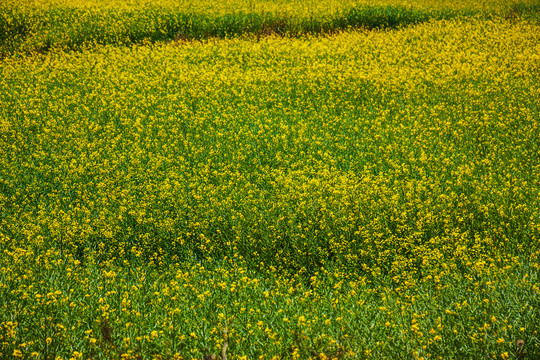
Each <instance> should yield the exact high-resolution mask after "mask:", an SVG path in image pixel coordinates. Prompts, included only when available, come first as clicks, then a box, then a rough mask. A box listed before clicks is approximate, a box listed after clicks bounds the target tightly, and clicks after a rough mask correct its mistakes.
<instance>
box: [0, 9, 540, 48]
mask: <svg viewBox="0 0 540 360" xmlns="http://www.w3.org/2000/svg"><path fill="white" fill-rule="evenodd" d="M538 10H539V9H538V6H536V7H531V6H522V7H516V10H514V11H513V12H512V14H511V16H522V15H523V14H529V13H535V14H537V13H538ZM481 14H483V16H489V14H487V13H481V11H480V10H459V11H458V10H450V9H448V10H420V9H414V8H412V7H404V6H356V7H353V8H349V9H346V10H344V11H342V12H340V13H337V14H334V15H316V14H305V16H304V15H302V16H292V15H283V14H276V13H240V12H239V13H230V14H225V15H207V14H196V13H189V12H174V11H171V10H166V9H161V8H146V9H143V10H140V11H127V10H121V11H117V10H103V11H101V10H100V11H99V12H98V11H95V10H87V9H74V8H67V7H54V8H50V9H46V10H37V9H36V10H33V11H21V10H19V9H16V8H13V7H7V6H4V7H2V6H1V5H0V58H2V57H7V56H10V55H15V54H30V53H35V52H37V53H44V52H47V51H49V50H51V49H53V48H60V49H63V50H80V49H83V48H87V47H91V46H95V45H107V44H112V45H132V44H140V43H144V42H150V43H153V42H158V41H175V40H188V41H192V40H204V39H209V38H230V37H237V36H242V35H250V34H251V35H254V36H256V37H260V36H265V35H270V34H278V35H282V36H291V37H298V36H303V35H307V34H328V33H333V32H336V31H340V30H344V29H348V28H365V29H383V28H392V29H393V28H399V27H404V26H409V25H414V24H418V23H422V22H425V21H428V20H432V19H434V20H440V19H451V18H455V17H469V16H477V15H481ZM536 17H538V16H537V15H536Z"/></svg>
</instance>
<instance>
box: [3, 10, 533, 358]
mask: <svg viewBox="0 0 540 360" xmlns="http://www.w3.org/2000/svg"><path fill="white" fill-rule="evenodd" d="M80 4H83V3H80ZM86 4H87V5H89V7H91V8H93V7H92V6H90V4H91V3H86ZM410 4H412V3H410ZM413 5H414V4H413ZM85 6H86V5H84V4H83V5H81V7H85ZM111 6H112V8H113V9H114V6H115V5H114V4H113V5H111ZM141 6H142V5H141ZM257 6H258V5H257ZM268 6H270V5H268ZM276 6H277V5H276ZM290 6H293V7H294V6H300V5H298V4H296V3H291V4H290ZM414 6H416V5H414ZM456 6H457V5H456ZM493 6H495V5H493ZM417 7H418V6H417ZM418 8H420V7H418ZM457 8H459V7H457ZM463 8H466V9H472V8H473V7H469V8H467V7H466V6H463ZM459 9H461V8H459ZM494 9H495V7H494ZM497 9H498V10H497V11H499V10H500V9H503V8H502V7H501V8H497ZM505 9H506V8H505ZM321 11H323V10H321ZM500 11H501V14H503V15H504V12H502V10H500ZM299 13H301V12H299ZM499 15H500V14H499ZM499 15H497V16H495V15H493V16H486V17H481V16H475V17H457V18H454V19H448V20H437V19H435V18H433V19H428V20H426V21H424V22H423V23H421V24H417V25H414V26H408V27H399V28H398V29H390V28H386V29H371V30H368V29H367V28H364V29H348V30H336V31H335V32H334V33H332V34H322V35H321V34H319V35H318V36H315V35H314V34H311V35H310V34H304V36H301V37H299V38H294V37H287V36H278V35H277V34H275V33H273V34H269V35H268V36H259V35H260V34H255V33H246V34H243V36H240V37H232V38H226V37H225V38H220V39H218V38H215V37H211V38H207V39H200V41H185V40H182V39H179V40H178V41H174V42H172V43H171V42H167V41H159V42H156V43H153V44H152V43H146V44H138V45H137V44H131V46H130V47H124V46H122V45H121V44H122V42H118V43H114V42H113V44H109V45H99V46H98V45H96V46H93V47H90V48H87V49H79V50H80V51H77V52H73V51H68V50H69V49H61V48H55V49H50V51H47V52H43V53H41V54H40V53H34V54H33V55H28V54H26V55H25V56H22V57H21V56H15V55H16V54H11V55H10V56H7V57H6V58H4V60H3V61H2V62H0V145H1V146H0V149H2V150H1V153H0V154H1V157H0V210H1V214H2V216H1V217H0V244H1V248H2V251H3V253H2V255H0V263H1V265H0V269H1V271H0V298H1V302H0V304H1V306H2V307H1V310H0V328H1V329H2V330H1V331H0V357H2V358H28V359H30V358H38V359H56V358H61V359H71V358H75V359H77V358H85V359H86V358H92V359H109V358H123V359H126V358H127V359H129V358H131V359H139V358H143V359H147V358H148V359H151V358H155V359H170V358H178V359H209V358H211V357H212V356H215V357H216V358H219V357H221V358H225V357H226V358H227V359H229V360H230V359H308V358H311V359H331V358H338V359H342V358H347V359H370V358H373V359H381V358H382V359H384V358H396V357H397V358H405V359H408V358H411V359H439V358H440V359H478V358H494V359H506V358H514V359H529V358H530V359H534V358H537V357H539V356H540V338H539V334H538V329H539V326H540V319H539V316H540V314H539V311H538V309H539V308H540V300H539V299H540V296H539V295H540V288H539V286H538V270H539V255H540V242H539V240H540V142H539V141H538V139H540V123H539V121H540V117H539V103H540V101H539V100H540V86H539V84H540V79H539V77H540V76H539V75H540V66H539V64H540V55H539V54H540V37H539V35H538V34H540V28H539V25H538V24H537V23H536V22H535V21H530V20H528V19H524V18H522V17H520V16H518V15H516V16H515V17H510V18H507V17H505V16H499ZM12 55H13V56H12ZM518 344H519V345H518Z"/></svg>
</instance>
